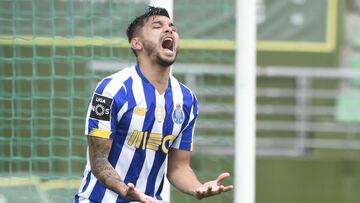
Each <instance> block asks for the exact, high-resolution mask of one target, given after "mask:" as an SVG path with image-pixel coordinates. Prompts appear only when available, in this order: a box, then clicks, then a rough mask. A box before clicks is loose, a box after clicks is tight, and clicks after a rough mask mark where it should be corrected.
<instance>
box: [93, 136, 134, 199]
mask: <svg viewBox="0 0 360 203" xmlns="http://www.w3.org/2000/svg"><path fill="white" fill-rule="evenodd" d="M88 142H89V155H90V163H91V170H92V172H93V174H94V176H95V177H96V178H97V179H98V180H99V181H100V182H101V183H102V184H103V185H104V186H105V187H106V188H108V189H110V190H112V191H114V192H116V193H118V194H119V195H121V196H125V195H126V191H127V186H126V184H125V183H124V182H123V181H122V180H121V177H120V176H119V174H118V173H117V172H116V171H115V169H114V167H112V166H111V164H110V162H109V161H108V156H109V152H110V149H111V145H112V141H110V140H107V139H102V138H96V137H91V136H89V137H88Z"/></svg>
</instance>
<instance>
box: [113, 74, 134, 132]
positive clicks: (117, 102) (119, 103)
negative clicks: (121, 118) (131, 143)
mask: <svg viewBox="0 0 360 203" xmlns="http://www.w3.org/2000/svg"><path fill="white" fill-rule="evenodd" d="M128 80H131V78H130V79H128ZM125 82H126V81H125ZM126 100H127V95H126V90H125V87H122V88H120V90H119V91H118V92H117V93H116V94H115V96H114V97H113V101H114V102H113V104H112V108H111V121H110V122H111V132H112V133H111V135H110V139H116V138H117V137H118V136H117V135H118V112H119V111H120V109H121V108H122V107H123V106H124V104H125V103H126Z"/></svg>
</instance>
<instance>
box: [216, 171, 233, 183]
mask: <svg viewBox="0 0 360 203" xmlns="http://www.w3.org/2000/svg"><path fill="white" fill-rule="evenodd" d="M229 176H230V173H228V172H226V173H222V174H220V175H219V176H218V177H217V178H216V181H217V182H218V183H219V182H221V181H223V180H224V179H226V178H228V177H229Z"/></svg>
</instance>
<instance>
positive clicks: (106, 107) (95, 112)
mask: <svg viewBox="0 0 360 203" xmlns="http://www.w3.org/2000/svg"><path fill="white" fill-rule="evenodd" d="M112 102H113V99H111V98H108V97H104V96H102V95H99V94H94V97H93V99H92V102H91V112H90V118H94V119H98V120H103V121H110V114H111V105H112Z"/></svg>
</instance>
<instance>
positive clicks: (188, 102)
mask: <svg viewBox="0 0 360 203" xmlns="http://www.w3.org/2000/svg"><path fill="white" fill-rule="evenodd" d="M180 87H181V91H182V93H183V102H184V105H183V111H184V113H185V114H186V116H185V118H186V119H185V121H184V123H183V124H182V126H181V130H180V133H182V134H183V131H184V130H185V129H184V128H185V126H188V128H189V127H190V124H191V123H189V122H191V121H189V119H190V116H191V115H190V114H191V109H192V107H193V95H192V94H191V92H190V90H189V89H187V88H186V87H185V86H184V85H183V84H181V83H180ZM194 113H196V112H194ZM194 120H195V119H194ZM188 123H189V125H188ZM186 130H188V129H186ZM191 132H192V131H191ZM191 140H192V134H190V135H189V134H187V135H184V134H183V135H182V136H181V141H180V146H179V149H183V150H190V149H191Z"/></svg>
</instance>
